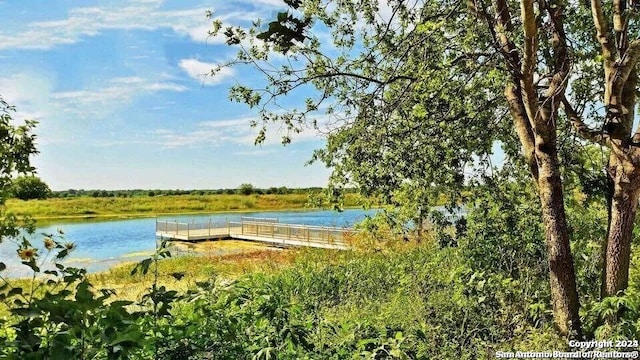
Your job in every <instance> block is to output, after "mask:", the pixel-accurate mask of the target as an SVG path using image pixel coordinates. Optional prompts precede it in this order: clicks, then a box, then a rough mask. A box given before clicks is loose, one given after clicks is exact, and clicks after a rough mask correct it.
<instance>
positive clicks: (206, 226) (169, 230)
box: [156, 219, 229, 236]
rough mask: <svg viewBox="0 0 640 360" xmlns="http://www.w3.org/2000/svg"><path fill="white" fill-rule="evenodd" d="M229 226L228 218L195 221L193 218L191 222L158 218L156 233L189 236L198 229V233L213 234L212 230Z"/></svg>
mask: <svg viewBox="0 0 640 360" xmlns="http://www.w3.org/2000/svg"><path fill="white" fill-rule="evenodd" d="M228 227H229V221H228V220H226V219H225V220H223V221H221V220H216V221H213V220H212V219H209V220H208V221H204V222H195V220H192V221H191V222H180V221H177V220H175V221H166V220H158V219H156V233H166V234H175V235H178V234H183V235H185V234H186V235H187V236H189V235H190V234H191V233H192V232H194V231H197V232H198V233H203V230H204V232H205V233H206V232H208V234H209V235H211V234H212V231H215V230H217V229H223V228H227V229H228Z"/></svg>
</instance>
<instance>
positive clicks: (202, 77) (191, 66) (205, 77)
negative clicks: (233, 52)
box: [178, 59, 235, 85]
mask: <svg viewBox="0 0 640 360" xmlns="http://www.w3.org/2000/svg"><path fill="white" fill-rule="evenodd" d="M178 66H180V68H181V69H182V70H184V71H185V72H186V73H187V74H188V75H189V76H190V77H191V78H193V79H195V80H198V81H199V82H200V83H202V84H203V85H214V84H218V83H220V82H222V81H223V80H225V79H226V78H229V77H231V76H233V75H234V74H235V71H234V70H233V69H230V68H222V69H220V71H218V72H217V73H216V74H215V75H214V76H212V75H211V70H213V69H214V68H215V67H216V66H218V65H217V64H214V63H207V62H203V61H200V60H197V59H182V60H180V62H179V63H178Z"/></svg>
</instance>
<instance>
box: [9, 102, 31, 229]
mask: <svg viewBox="0 0 640 360" xmlns="http://www.w3.org/2000/svg"><path fill="white" fill-rule="evenodd" d="M13 112H15V109H14V107H13V106H10V105H9V104H8V103H7V102H6V101H4V99H3V98H2V97H0V144H1V145H0V159H2V161H1V162H0V242H2V240H3V239H4V238H5V237H13V236H17V235H18V234H19V228H18V219H17V218H16V217H15V216H13V215H11V214H7V213H6V211H5V207H4V204H5V200H6V199H7V197H8V196H9V194H10V189H11V184H12V182H13V176H14V175H15V174H16V173H18V174H27V173H33V171H34V170H35V169H34V168H33V167H32V166H31V163H30V159H29V158H30V156H31V155H34V154H37V153H38V151H37V150H36V148H35V135H34V134H32V133H31V132H32V130H33V128H34V127H35V125H36V122H35V121H30V120H28V121H25V123H24V124H23V125H18V126H16V125H13V118H12V117H11V115H12V113H13Z"/></svg>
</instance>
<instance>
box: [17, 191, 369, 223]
mask: <svg viewBox="0 0 640 360" xmlns="http://www.w3.org/2000/svg"><path fill="white" fill-rule="evenodd" d="M360 201H361V199H360V198H359V197H358V196H357V195H353V194H347V196H346V197H345V206H358V205H359V204H360ZM308 203H309V197H308V195H306V194H286V195H229V194H220V195H168V196H138V197H129V198H94V197H78V198H53V199H46V200H29V201H23V200H18V199H10V200H8V201H7V210H8V211H9V212H11V213H13V214H16V215H18V216H25V215H31V216H32V217H34V218H36V219H52V218H73V217H76V218H82V217H89V218H90V217H117V216H126V217H135V216H153V215H160V214H185V213H212V212H225V211H250V210H288V209H303V208H305V207H307V204H308Z"/></svg>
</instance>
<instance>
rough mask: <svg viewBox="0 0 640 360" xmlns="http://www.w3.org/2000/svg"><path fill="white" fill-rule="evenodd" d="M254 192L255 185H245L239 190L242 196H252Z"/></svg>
mask: <svg viewBox="0 0 640 360" xmlns="http://www.w3.org/2000/svg"><path fill="white" fill-rule="evenodd" d="M254 191H255V188H254V187H253V185H251V184H248V183H244V184H242V185H240V187H239V188H238V194H240V195H251V194H253V193H254Z"/></svg>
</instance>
